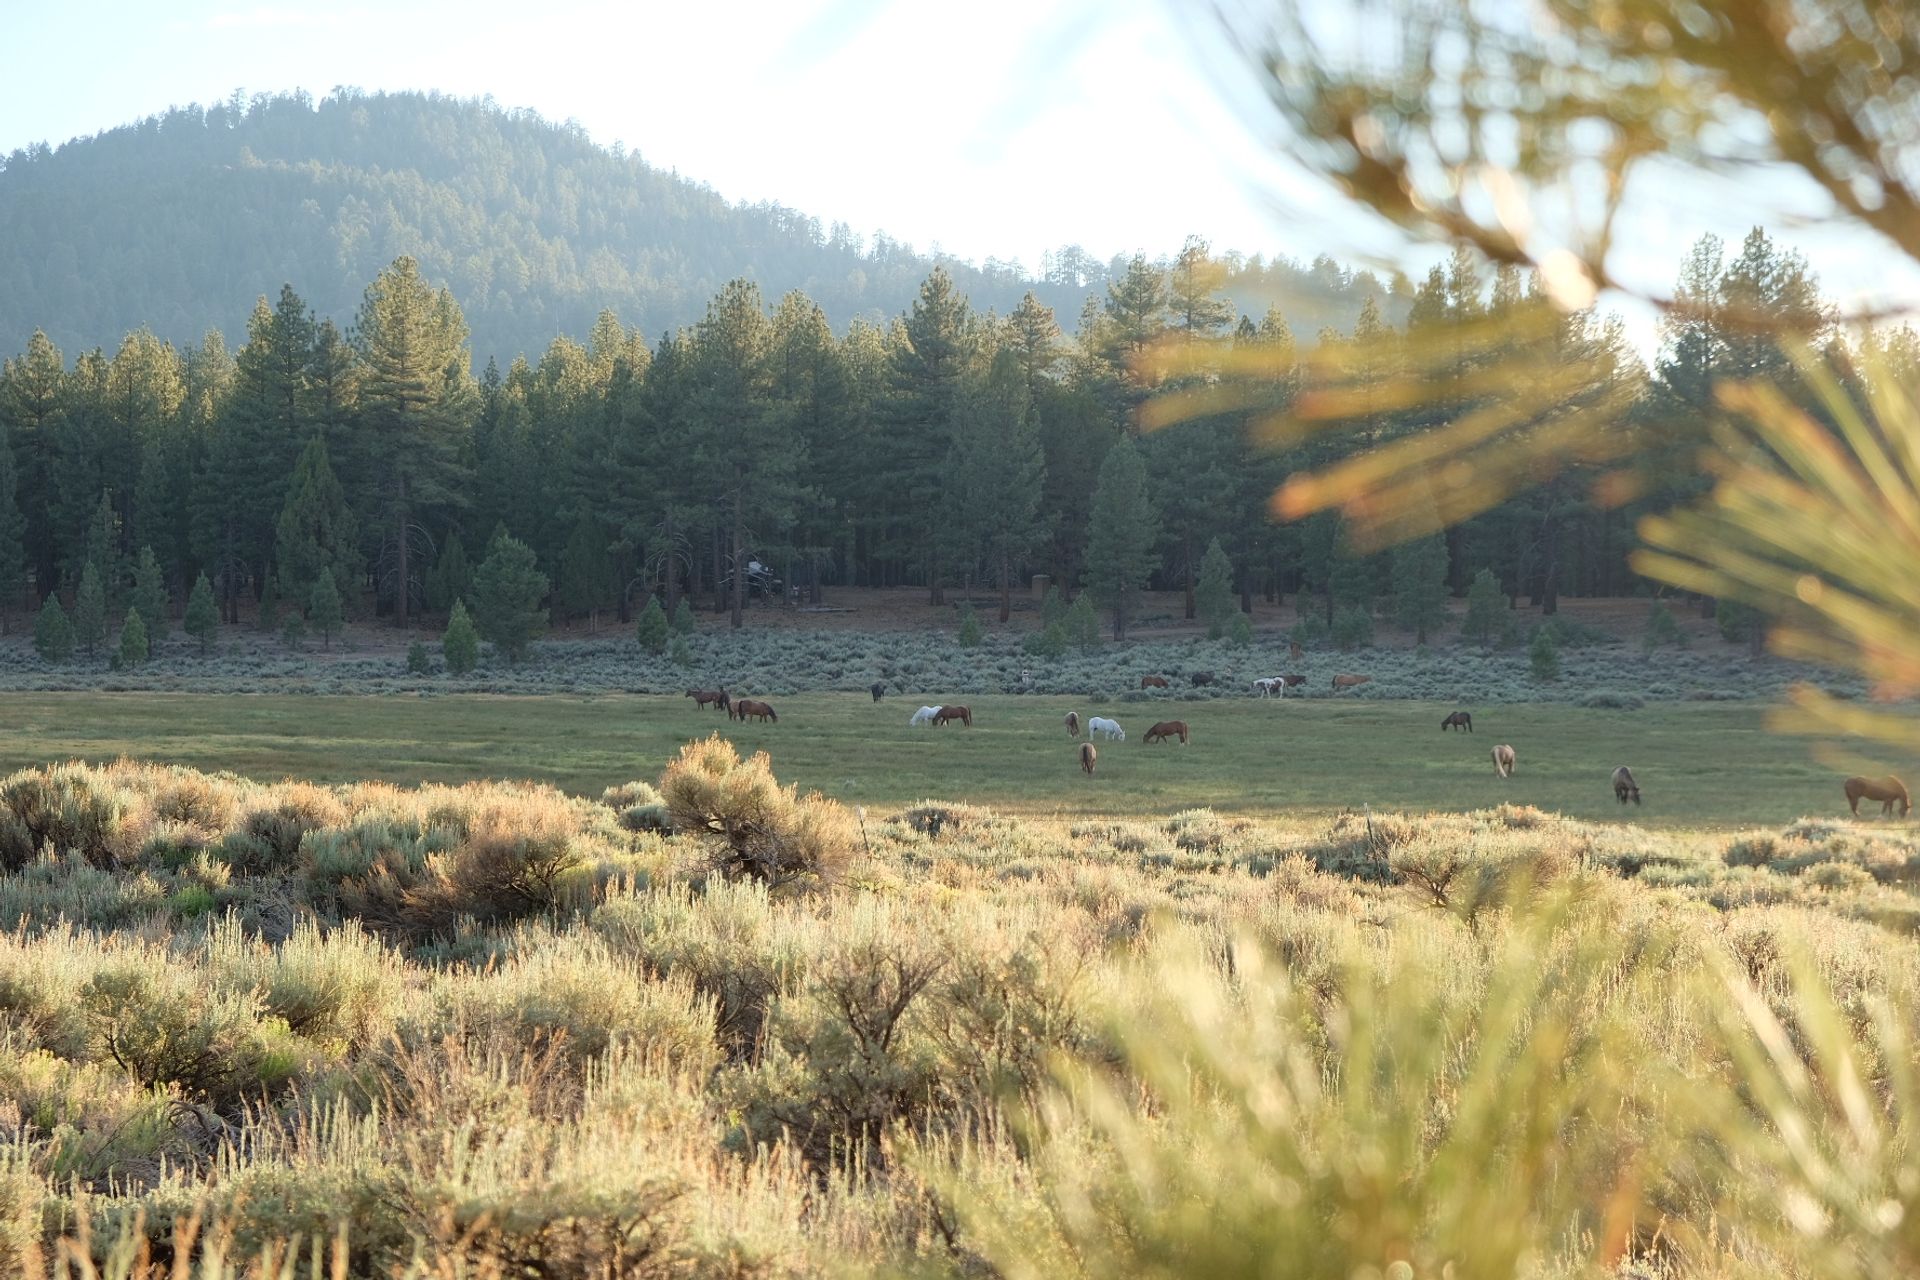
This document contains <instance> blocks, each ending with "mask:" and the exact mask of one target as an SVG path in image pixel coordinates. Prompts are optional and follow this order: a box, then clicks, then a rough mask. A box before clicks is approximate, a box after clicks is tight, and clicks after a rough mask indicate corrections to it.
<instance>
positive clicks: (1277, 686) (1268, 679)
mask: <svg viewBox="0 0 1920 1280" xmlns="http://www.w3.org/2000/svg"><path fill="white" fill-rule="evenodd" d="M1253 691H1254V692H1255V693H1257V694H1259V695H1260V696H1261V697H1263V698H1271V697H1272V696H1273V695H1274V694H1276V693H1278V694H1280V695H1281V696H1282V697H1284V696H1286V692H1287V678H1286V677H1285V676H1265V677H1262V678H1261V679H1259V680H1255V681H1254V682H1253Z"/></svg>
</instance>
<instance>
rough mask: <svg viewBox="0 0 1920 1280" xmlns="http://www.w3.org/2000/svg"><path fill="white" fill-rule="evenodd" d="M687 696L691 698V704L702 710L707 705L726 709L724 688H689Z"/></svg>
mask: <svg viewBox="0 0 1920 1280" xmlns="http://www.w3.org/2000/svg"><path fill="white" fill-rule="evenodd" d="M687 696H688V697H689V698H692V699H693V705H694V706H696V707H698V708H700V709H701V710H702V711H704V710H706V709H707V708H708V707H709V706H713V707H718V708H719V709H720V710H722V711H725V710H727V691H726V690H725V689H689V690H687Z"/></svg>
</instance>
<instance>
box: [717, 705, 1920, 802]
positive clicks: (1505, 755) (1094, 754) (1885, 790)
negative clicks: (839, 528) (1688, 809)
mask: <svg viewBox="0 0 1920 1280" xmlns="http://www.w3.org/2000/svg"><path fill="white" fill-rule="evenodd" d="M1189 679H1190V680H1191V682H1192V684H1193V686H1194V687H1195V688H1200V687H1203V686H1206V685H1210V684H1213V683H1215V680H1216V677H1215V676H1214V674H1213V673H1212V672H1210V671H1195V672H1193V673H1192V674H1191V675H1190V677H1189ZM1372 679H1373V677H1372V676H1366V675H1352V674H1344V675H1337V676H1335V677H1334V678H1333V690H1334V692H1335V693H1338V692H1339V691H1340V690H1342V689H1352V688H1356V687H1358V686H1359V685H1363V684H1366V683H1368V682H1369V681H1371V680H1372ZM1305 683H1306V677H1305V676H1303V675H1295V674H1288V675H1279V676H1267V677H1263V678H1261V679H1258V680H1255V681H1254V682H1253V689H1254V692H1255V693H1257V694H1259V695H1260V696H1262V697H1270V696H1274V695H1278V696H1281V697H1284V696H1286V691H1287V690H1288V689H1293V688H1298V687H1299V686H1301V685H1302V684H1305ZM1170 686H1171V682H1170V681H1169V680H1168V678H1167V677H1166V676H1162V675H1145V676H1141V677H1140V687H1141V688H1142V689H1166V688H1169V687H1170ZM868 691H869V692H870V693H871V694H872V695H873V700H874V701H875V702H879V701H880V700H881V699H882V698H883V697H884V696H885V694H886V685H885V684H884V683H881V682H879V681H876V682H874V684H872V685H871V686H869V690H868ZM687 697H689V698H692V699H693V700H694V704H695V705H696V706H698V707H700V708H703V709H704V708H706V707H714V708H716V709H718V710H721V711H724V712H726V713H727V716H728V718H729V719H733V720H739V721H741V722H743V723H744V722H745V721H748V720H753V721H755V722H759V723H773V724H778V723H779V722H780V717H779V716H778V715H777V714H775V712H774V709H773V707H772V705H771V704H769V703H766V702H761V701H758V700H756V699H753V698H735V697H733V696H732V695H731V694H729V693H728V692H727V691H726V690H725V689H689V690H687ZM955 721H958V722H959V723H960V724H961V725H962V726H964V727H966V728H972V727H973V710H972V708H970V707H965V706H960V705H957V704H956V705H934V706H925V707H921V708H920V709H919V710H918V711H916V712H914V713H913V716H912V718H911V719H910V720H909V721H908V723H909V724H910V725H912V726H914V727H918V726H920V725H929V726H939V725H946V724H952V723H954V722H955ZM1064 723H1065V725H1066V729H1067V736H1068V737H1070V738H1072V739H1074V740H1075V741H1076V742H1079V739H1080V734H1081V730H1082V721H1081V719H1080V713H1079V712H1077V711H1069V712H1067V714H1066V718H1065V721H1064ZM1084 727H1085V731H1086V735H1087V740H1086V741H1084V742H1079V752H1078V754H1079V757H1080V768H1081V770H1082V771H1083V772H1085V773H1087V774H1092V773H1093V771H1094V769H1095V767H1096V765H1097V764H1098V761H1099V758H1100V753H1099V751H1098V750H1097V749H1096V748H1095V747H1094V745H1093V739H1094V738H1096V737H1099V738H1105V739H1107V740H1108V741H1110V742H1125V741H1126V740H1127V731H1126V730H1125V729H1123V728H1121V726H1120V722H1119V721H1117V720H1113V719H1111V718H1109V717H1106V716H1093V717H1091V718H1089V719H1088V720H1086V721H1085V722H1084ZM1440 728H1441V731H1442V732H1447V731H1451V730H1454V729H1458V730H1460V731H1461V732H1463V733H1472V732H1473V715H1472V713H1471V712H1467V711H1454V712H1450V713H1448V715H1446V716H1445V717H1444V718H1443V719H1442V720H1441V721H1440ZM1190 734H1191V730H1190V729H1189V728H1188V725H1187V722H1186V721H1184V720H1162V721H1160V722H1159V723H1157V724H1155V725H1154V726H1153V727H1152V728H1151V729H1148V730H1147V731H1146V733H1145V734H1144V735H1143V737H1142V741H1143V742H1147V743H1156V742H1169V741H1172V740H1173V739H1175V738H1178V739H1179V740H1180V745H1181V746H1183V747H1184V746H1186V745H1187V744H1188V742H1189V741H1190ZM1517 762H1518V755H1517V753H1516V752H1515V751H1514V749H1513V746H1512V744H1510V743H1504V742H1503V743H1501V744H1500V745H1498V746H1496V747H1494V749H1493V770H1494V772H1495V773H1496V774H1497V775H1498V776H1500V777H1502V778H1511V777H1512V776H1513V773H1514V767H1515V765H1516V764H1517ZM1612 784H1613V795H1614V799H1615V800H1617V801H1619V802H1620V803H1621V804H1623V805H1624V804H1627V803H1629V802H1631V803H1633V804H1639V803H1640V784H1639V782H1638V781H1637V780H1636V779H1635V778H1634V776H1633V770H1631V769H1629V768H1628V767H1627V766H1626V765H1620V766H1619V767H1617V768H1616V769H1614V771H1613V777H1612ZM1843 789H1844V791H1845V792H1846V797H1847V808H1848V809H1849V810H1850V811H1851V812H1852V814H1853V816H1854V817H1856V818H1857V817H1859V816H1860V802H1861V801H1862V800H1869V801H1874V800H1877V801H1879V802H1880V812H1881V815H1882V816H1892V814H1893V812H1894V807H1895V806H1896V805H1897V806H1899V811H1900V816H1901V817H1906V816H1907V815H1908V814H1909V813H1910V812H1911V811H1912V809H1913V800H1912V798H1911V797H1910V796H1909V795H1908V793H1907V785H1906V783H1904V782H1902V781H1901V780H1900V779H1898V778H1896V777H1893V776H1892V775H1888V776H1887V777H1884V778H1863V777H1851V778H1848V779H1847V780H1846V782H1845V784H1844V787H1843Z"/></svg>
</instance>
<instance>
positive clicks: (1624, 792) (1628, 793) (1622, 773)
mask: <svg viewBox="0 0 1920 1280" xmlns="http://www.w3.org/2000/svg"><path fill="white" fill-rule="evenodd" d="M1903 790H1904V789H1903ZM1613 798H1614V799H1615V800H1618V801H1619V802H1620V803H1621V804H1625V803H1626V802H1627V801H1629V800H1631V801H1633V802H1634V803H1635V804H1639V803H1640V784H1639V783H1637V782H1635V781H1634V780H1633V770H1631V769H1629V768H1627V766H1625V765H1621V766H1620V767H1619V768H1618V769H1615V770H1614V771H1613Z"/></svg>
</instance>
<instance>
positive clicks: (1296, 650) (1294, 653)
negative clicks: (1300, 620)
mask: <svg viewBox="0 0 1920 1280" xmlns="http://www.w3.org/2000/svg"><path fill="white" fill-rule="evenodd" d="M1287 656H1288V657H1289V658H1291V659H1293V660H1294V661H1295V662H1298V661H1300V642H1299V641H1298V640H1294V641H1291V642H1289V643H1288V645H1287Z"/></svg>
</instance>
